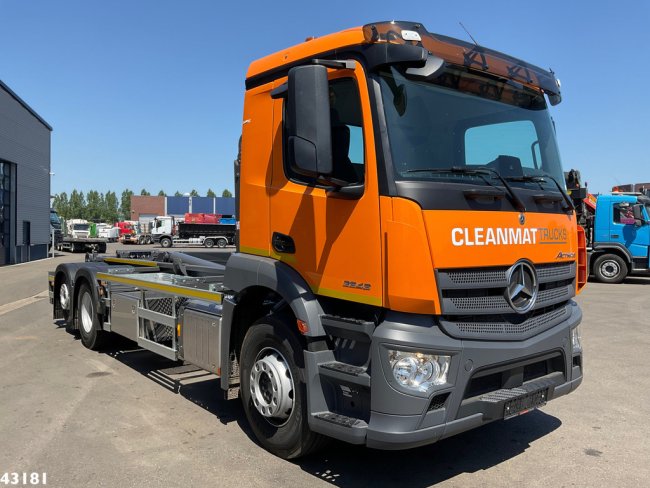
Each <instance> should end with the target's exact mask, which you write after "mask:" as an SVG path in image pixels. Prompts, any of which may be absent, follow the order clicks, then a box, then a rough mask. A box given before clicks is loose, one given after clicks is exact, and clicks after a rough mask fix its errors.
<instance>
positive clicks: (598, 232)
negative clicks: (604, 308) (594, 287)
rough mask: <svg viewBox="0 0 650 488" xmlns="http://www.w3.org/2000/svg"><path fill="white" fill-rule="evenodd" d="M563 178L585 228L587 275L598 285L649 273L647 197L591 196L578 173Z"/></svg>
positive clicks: (649, 202) (649, 212)
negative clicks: (598, 283)
mask: <svg viewBox="0 0 650 488" xmlns="http://www.w3.org/2000/svg"><path fill="white" fill-rule="evenodd" d="M572 173H573V174H572ZM566 176H567V177H566V183H567V190H568V192H569V194H570V196H571V198H572V200H573V203H574V206H575V207H576V214H577V217H578V223H579V224H580V225H582V227H583V228H584V229H585V237H586V240H587V252H588V256H589V271H590V274H591V275H593V276H594V277H595V279H596V280H597V281H600V282H601V283H621V282H622V281H623V280H624V279H625V278H626V277H627V276H629V275H630V274H633V273H634V274H641V273H646V274H650V196H648V195H645V194H643V193H612V194H611V195H599V196H598V197H594V196H593V195H590V194H589V193H588V192H587V189H586V188H585V187H583V186H582V184H581V183H580V175H579V173H578V172H575V170H572V171H571V172H569V173H568V174H567V175H566Z"/></svg>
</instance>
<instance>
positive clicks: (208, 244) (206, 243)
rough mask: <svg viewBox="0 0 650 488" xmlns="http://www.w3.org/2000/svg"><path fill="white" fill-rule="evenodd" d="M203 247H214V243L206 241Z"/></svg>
mask: <svg viewBox="0 0 650 488" xmlns="http://www.w3.org/2000/svg"><path fill="white" fill-rule="evenodd" d="M203 245H204V246H205V247H214V241H213V240H212V239H206V240H205V241H203Z"/></svg>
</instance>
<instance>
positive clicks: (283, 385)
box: [250, 347, 294, 426]
mask: <svg viewBox="0 0 650 488" xmlns="http://www.w3.org/2000/svg"><path fill="white" fill-rule="evenodd" d="M250 392H251V400H252V402H253V405H255V408H256V409H257V411H258V412H259V413H260V415H262V416H263V417H264V418H266V420H268V421H269V422H270V423H272V424H274V425H276V426H279V425H282V424H284V423H286V421H287V420H288V419H289V417H290V416H291V412H293V404H294V383H293V377H292V376H291V370H290V368H289V364H288V363H287V360H286V359H285V358H284V356H283V355H282V354H281V353H280V352H278V351H277V350H276V349H273V348H271V347H267V348H265V349H262V350H261V351H260V352H259V354H258V355H257V357H256V358H255V362H254V363H253V367H252V368H251V375H250Z"/></svg>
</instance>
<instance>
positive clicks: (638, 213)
mask: <svg viewBox="0 0 650 488" xmlns="http://www.w3.org/2000/svg"><path fill="white" fill-rule="evenodd" d="M642 209H643V205H634V206H633V207H632V212H633V215H634V225H636V226H637V227H641V226H642V225H645V224H647V222H646V220H645V219H644V218H643V211H642Z"/></svg>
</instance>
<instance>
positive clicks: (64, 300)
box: [57, 274, 74, 330]
mask: <svg viewBox="0 0 650 488" xmlns="http://www.w3.org/2000/svg"><path fill="white" fill-rule="evenodd" d="M58 287H59V290H58V292H57V299H58V300H59V306H60V307H61V310H62V311H63V320H65V324H66V329H68V330H70V329H72V326H73V321H72V318H73V316H74V314H73V313H72V300H71V297H72V288H71V287H70V283H69V281H68V275H67V274H63V277H62V279H61V280H60V284H59V285H58Z"/></svg>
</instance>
